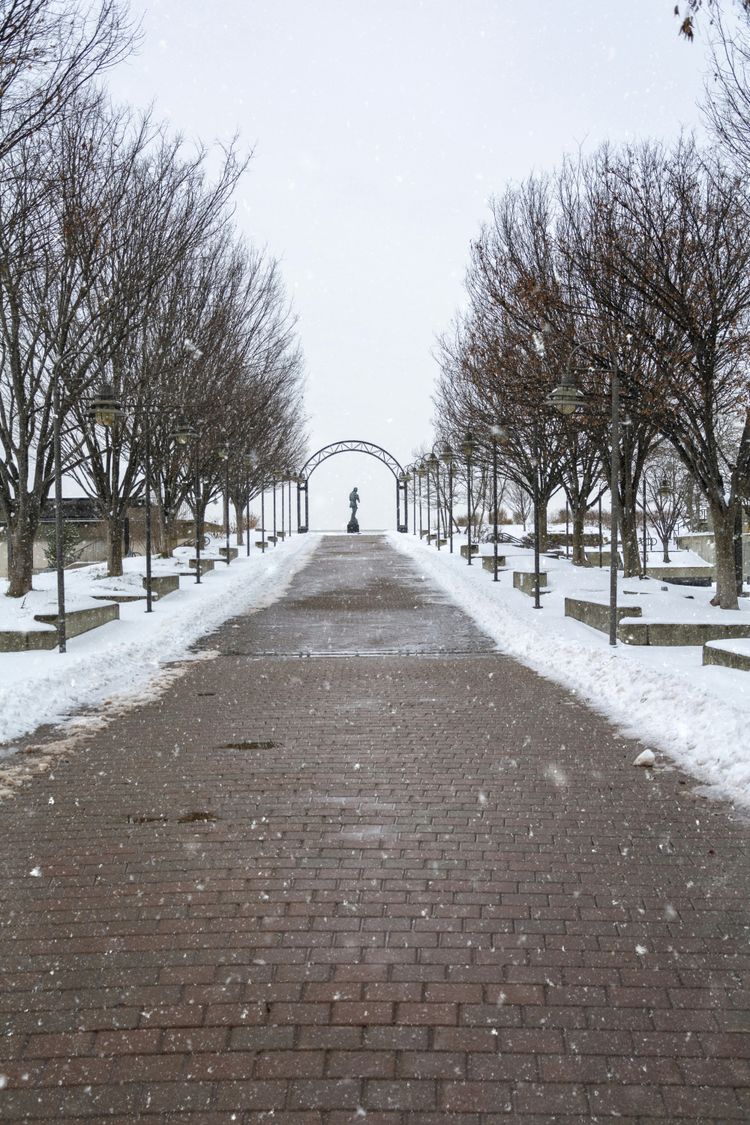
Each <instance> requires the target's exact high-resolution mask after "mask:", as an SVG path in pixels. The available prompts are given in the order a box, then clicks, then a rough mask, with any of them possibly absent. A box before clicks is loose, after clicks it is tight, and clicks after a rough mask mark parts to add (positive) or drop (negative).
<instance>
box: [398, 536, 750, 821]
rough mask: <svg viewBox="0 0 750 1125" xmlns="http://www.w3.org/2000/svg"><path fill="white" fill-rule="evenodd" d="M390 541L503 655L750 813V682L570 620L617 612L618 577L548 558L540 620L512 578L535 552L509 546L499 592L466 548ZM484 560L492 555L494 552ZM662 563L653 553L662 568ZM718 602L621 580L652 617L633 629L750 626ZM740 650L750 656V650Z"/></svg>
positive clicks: (625, 594) (689, 649) (680, 560)
mask: <svg viewBox="0 0 750 1125" xmlns="http://www.w3.org/2000/svg"><path fill="white" fill-rule="evenodd" d="M509 530H510V532H511V534H518V532H517V531H515V530H514V529H509ZM389 541H390V542H391V543H392V544H393V546H395V547H397V548H398V549H399V550H401V551H403V552H404V553H406V554H407V555H409V556H410V557H411V558H412V559H413V560H414V562H415V563H416V565H417V567H418V569H419V570H420V572H421V573H422V575H423V576H424V577H425V579H427V580H429V581H431V582H433V583H435V584H436V585H437V586H438V587H440V588H441V589H442V590H444V591H445V592H446V593H447V594H448V595H449V596H450V597H451V598H452V599H453V600H454V601H455V602H456V603H457V604H458V605H459V606H460V607H461V608H462V609H463V610H464V611H465V612H466V613H468V614H469V615H470V616H471V617H472V618H473V619H474V620H475V621H476V623H477V624H478V625H479V627H480V628H481V629H482V630H483V631H484V632H485V633H486V634H487V635H488V636H490V637H491V638H492V639H493V640H494V641H495V643H496V645H497V647H498V649H499V650H500V651H502V652H504V653H507V654H508V655H510V656H513V657H515V658H516V659H517V660H519V661H520V662H521V663H523V664H525V665H527V666H528V667H529V668H533V669H534V670H535V671H537V672H539V673H540V674H541V675H543V676H546V677H547V678H548V679H550V680H554V681H555V682H556V683H559V684H562V685H563V686H564V687H566V688H568V689H569V690H571V691H573V692H575V693H576V694H577V695H578V696H579V697H580V698H581V699H582V700H584V701H585V702H586V703H588V704H589V705H590V706H591V707H593V708H594V709H595V710H597V711H598V712H600V713H601V714H604V715H605V716H606V717H607V718H609V719H610V720H611V721H612V722H613V723H614V724H615V725H616V726H617V727H618V728H619V729H620V730H621V731H622V732H623V733H624V734H626V735H628V736H631V737H634V738H637V739H640V740H641V741H642V742H644V743H646V744H647V746H648V747H649V748H652V749H654V750H659V751H661V752H663V753H664V754H666V755H667V756H668V757H669V758H671V759H672V761H673V762H675V763H676V764H677V765H679V766H680V767H681V768H683V769H685V770H687V771H688V772H690V773H692V774H693V776H695V777H696V778H698V779H700V780H701V781H702V782H704V783H707V784H708V786H709V787H710V788H711V790H712V792H713V794H714V795H716V796H722V797H728V798H729V799H730V800H732V801H734V802H735V803H736V804H738V805H742V806H745V807H750V739H748V735H747V731H748V729H750V675H749V674H748V673H747V672H744V671H736V670H734V669H730V668H723V667H719V666H714V665H708V666H704V665H703V663H702V658H703V653H702V648H701V646H700V645H696V646H675V647H671V646H670V647H650V646H640V645H624V644H618V645H617V646H616V647H614V648H612V647H610V645H609V639H608V636H607V635H606V634H605V633H602V632H599V631H598V630H596V629H592V628H590V627H589V626H587V625H584V624H582V623H581V622H578V621H574V620H573V619H571V618H566V617H565V610H564V602H565V598H566V597H578V598H583V599H585V600H590V601H599V602H604V603H606V602H607V601H608V596H609V595H608V590H609V568H608V567H604V568H602V569H599V568H598V567H588V568H583V567H574V566H573V565H572V563H571V562H570V561H569V560H566V559H565V558H561V559H559V560H555V559H549V558H546V557H544V556H542V558H541V561H540V566H541V569H542V570H545V571H546V572H547V579H548V590H549V592H548V593H545V594H544V595H543V597H542V609H541V610H536V609H534V604H533V598H530V597H528V596H527V595H525V594H522V593H521V592H520V591H518V590H514V589H513V575H512V571H513V570H531V569H533V551H529V550H524V549H522V548H519V547H514V546H512V545H509V544H499V545H498V553H499V554H500V555H505V557H506V559H507V563H506V567H507V569H505V570H504V571H502V572H501V573H500V574H499V580H498V582H493V580H492V574H491V573H488V572H487V571H485V570H483V569H482V564H481V561H480V560H479V559H478V558H477V557H476V556H475V558H474V561H473V563H472V565H471V566H467V562H466V559H462V558H461V557H460V553H459V543H460V542H462V541H463V537H462V538H460V539H459V538H458V537H457V538H456V540H455V545H454V552H455V553H454V554H453V555H451V554H450V553H449V551H448V548H447V547H444V548H442V549H441V550H440V551H438V550H437V549H436V548H435V547H434V546H428V545H427V544H426V543H424V542H422V541H421V540H419V539H418V538H417V537H415V536H414V535H412V534H408V535H403V534H402V535H399V534H396V533H395V532H393V533H389ZM480 551H481V553H482V554H483V555H492V553H493V552H492V546H491V545H489V544H486V543H483V544H481V547H480ZM689 554H690V556H692V552H690V553H688V552H677V551H675V552H673V557H674V561H675V565H679V564H681V565H693V559H694V558H695V556H692V557H691V558H690V561H689V562H688V558H687V556H688V555H689ZM658 558H659V556H658V554H657V553H656V552H655V553H654V556H653V559H654V562H656V561H657V560H658ZM698 561H699V562H702V561H703V560H700V559H699V560H698ZM713 593H714V591H713V589H711V588H710V587H687V586H665V585H664V584H663V583H662V582H661V581H660V580H658V579H645V580H643V581H639V580H638V579H637V578H635V579H632V578H628V579H623V578H620V579H619V581H618V600H619V601H620V602H621V604H626V605H633V604H639V605H641V607H642V614H643V616H642V617H641V618H637V619H634V620H639V621H648V622H651V621H691V622H701V621H721V622H723V623H726V622H733V623H739V622H743V623H747V624H748V625H749V626H750V605H748V603H747V602H746V603H745V605H747V606H748V608H742V609H740V610H738V611H728V610H720V609H718V608H715V607H712V606H710V605H709V604H708V603H709V601H710V599H711V597H712V596H713ZM732 644H733V645H747V646H748V647H750V642H747V641H745V642H737V641H735V642H732ZM743 651H747V649H746V648H743Z"/></svg>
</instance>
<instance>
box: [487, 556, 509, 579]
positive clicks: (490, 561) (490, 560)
mask: <svg viewBox="0 0 750 1125" xmlns="http://www.w3.org/2000/svg"><path fill="white" fill-rule="evenodd" d="M482 566H483V567H484V569H485V570H489V572H490V573H491V574H494V573H495V556H494V555H482ZM504 566H505V555H498V556H497V569H498V570H500V569H501V567H504Z"/></svg>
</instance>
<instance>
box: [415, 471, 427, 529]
mask: <svg viewBox="0 0 750 1125" xmlns="http://www.w3.org/2000/svg"><path fill="white" fill-rule="evenodd" d="M426 472H427V469H426V468H425V464H424V461H420V462H418V464H417V478H418V480H419V538H420V540H421V539H422V533H423V531H424V525H423V522H422V481H423V480H424V477H425V473H426ZM428 531H429V525H428Z"/></svg>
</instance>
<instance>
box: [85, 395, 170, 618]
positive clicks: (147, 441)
mask: <svg viewBox="0 0 750 1125" xmlns="http://www.w3.org/2000/svg"><path fill="white" fill-rule="evenodd" d="M89 412H90V415H91V418H92V421H93V422H94V425H97V426H107V427H110V426H114V424H115V422H116V421H117V419H118V418H119V417H121V415H122V413H123V410H122V405H121V403H120V402H119V400H118V399H117V398H116V397H115V395H114V392H113V390H112V387H111V385H110V384H109V383H102V384H101V386H100V388H99V390H98V391H97V393H96V394H95V395H93V396H92V398H91V405H90V408H89ZM142 418H143V443H144V458H143V460H144V466H143V467H144V477H145V479H144V504H145V518H146V613H152V612H153V608H154V605H153V581H152V568H151V557H152V549H151V544H152V534H151V532H152V529H151V416H150V407H149V405H148V404H146V405H145V406H144V408H143V414H142Z"/></svg>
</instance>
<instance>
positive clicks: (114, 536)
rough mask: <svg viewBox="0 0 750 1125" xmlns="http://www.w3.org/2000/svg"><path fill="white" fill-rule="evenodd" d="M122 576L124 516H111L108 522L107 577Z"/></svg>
mask: <svg viewBox="0 0 750 1125" xmlns="http://www.w3.org/2000/svg"><path fill="white" fill-rule="evenodd" d="M121 574H122V516H112V515H110V517H109V519H108V520H107V576H108V577H109V578H119V577H120V575H121Z"/></svg>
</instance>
